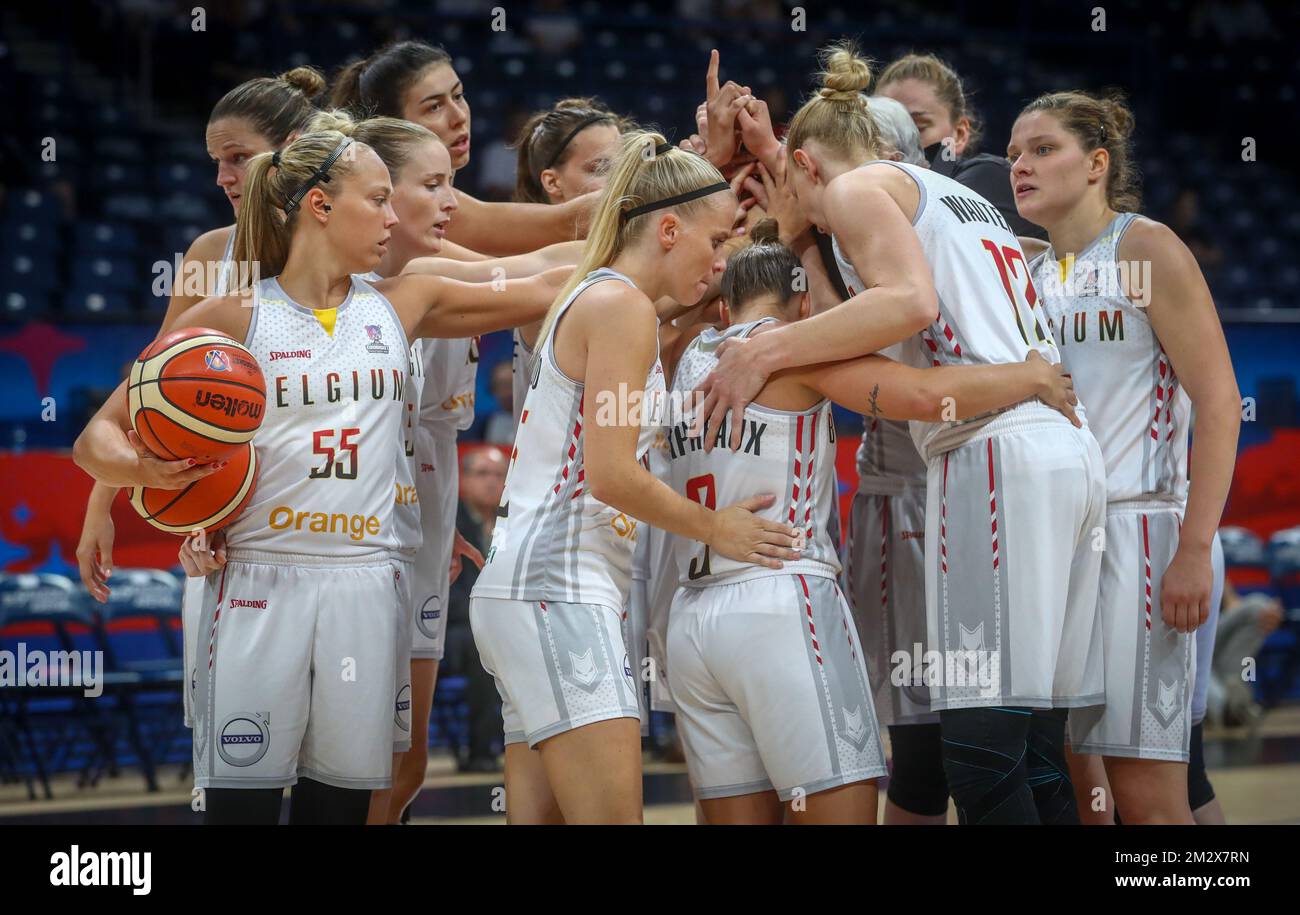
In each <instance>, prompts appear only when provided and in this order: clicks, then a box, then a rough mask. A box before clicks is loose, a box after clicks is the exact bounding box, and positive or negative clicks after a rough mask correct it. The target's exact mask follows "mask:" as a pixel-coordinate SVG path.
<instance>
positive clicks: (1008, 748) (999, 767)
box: [939, 708, 1039, 825]
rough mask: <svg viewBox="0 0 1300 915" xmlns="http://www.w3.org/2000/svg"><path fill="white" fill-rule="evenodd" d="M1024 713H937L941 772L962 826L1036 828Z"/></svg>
mask: <svg viewBox="0 0 1300 915" xmlns="http://www.w3.org/2000/svg"><path fill="white" fill-rule="evenodd" d="M1032 718H1033V715H1032V714H1031V712H1030V710H1029V709H1014V708H967V709H946V710H944V711H942V712H940V713H939V727H940V731H941V736H942V739H943V771H944V774H945V775H946V776H947V778H948V791H949V792H950V793H951V794H952V799H953V801H954V802H956V804H957V813H958V818H959V819H960V821H961V823H962V825H967V824H969V825H980V824H987V825H1002V824H1017V823H1023V824H1037V823H1038V822H1039V819H1038V810H1037V808H1036V807H1035V806H1034V796H1033V793H1032V792H1031V791H1030V789H1029V784H1028V768H1027V762H1026V757H1027V755H1028V750H1027V741H1028V737H1029V729H1030V721H1031V719H1032Z"/></svg>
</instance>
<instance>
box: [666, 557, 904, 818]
mask: <svg viewBox="0 0 1300 915" xmlns="http://www.w3.org/2000/svg"><path fill="white" fill-rule="evenodd" d="M668 656H669V657H670V658H671V659H672V695H673V700H674V701H675V702H676V704H677V728H678V732H679V733H680V734H681V737H682V746H683V748H685V750H686V762H687V767H688V769H689V771H690V776H691V784H692V786H693V787H694V789H695V791H696V795H697V797H699V798H702V799H709V798H719V797H732V796H736V795H742V794H753V793H756V792H759V791H768V790H773V789H775V791H776V792H777V794H778V796H779V797H780V798H781V800H783V801H789V800H791V799H792V798H794V797H795V796H796V795H798V794H799V793H800V792H802V793H803V794H804V795H808V794H815V793H817V792H819V791H825V790H827V789H828V788H834V787H837V786H839V785H847V784H850V783H853V782H858V781H866V780H869V779H874V778H879V777H880V776H882V775H884V774H885V773H886V771H887V770H886V767H885V757H884V753H883V751H882V749H881V745H880V731H879V727H878V726H877V723H876V714H875V711H874V709H873V706H872V699H871V689H870V685H869V680H868V676H867V669H866V664H865V662H864V659H863V655H862V652H861V651H860V650H859V648H858V645H857V634H856V632H855V629H854V625H853V618H852V615H851V614H850V612H849V606H848V602H847V601H846V600H845V599H844V595H843V594H842V593H841V592H840V588H839V585H838V583H837V582H836V581H835V580H834V579H833V578H825V577H821V576H815V575H772V576H765V577H761V578H753V579H750V580H748V581H742V582H738V583H736V584H724V585H713V586H710V587H707V588H678V590H677V594H676V597H675V598H674V600H673V604H672V611H671V612H670V613H669V616H668Z"/></svg>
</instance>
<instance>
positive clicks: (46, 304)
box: [0, 292, 51, 321]
mask: <svg viewBox="0 0 1300 915" xmlns="http://www.w3.org/2000/svg"><path fill="white" fill-rule="evenodd" d="M50 301H51V300H50V296H49V295H47V294H45V293H40V292H6V293H5V295H4V301H3V302H0V311H2V312H3V315H4V318H5V320H7V321H28V320H38V319H43V318H48V317H49V316H50V312H51V307H50Z"/></svg>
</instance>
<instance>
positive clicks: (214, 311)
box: [171, 289, 257, 341]
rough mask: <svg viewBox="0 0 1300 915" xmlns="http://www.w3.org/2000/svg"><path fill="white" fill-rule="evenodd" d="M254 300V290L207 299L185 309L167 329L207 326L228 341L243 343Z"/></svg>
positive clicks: (250, 320) (249, 322) (255, 294)
mask: <svg viewBox="0 0 1300 915" xmlns="http://www.w3.org/2000/svg"><path fill="white" fill-rule="evenodd" d="M256 300H257V293H256V291H255V290H254V289H243V290H240V291H239V292H236V293H232V294H230V295H218V296H211V297H209V298H206V299H204V300H203V301H201V302H199V303H198V304H197V305H195V306H194V307H193V308H190V309H188V310H187V311H186V312H185V313H184V314H183V315H181V317H180V318H179V319H178V320H177V322H176V323H175V324H174V325H173V326H172V327H171V330H182V329H184V328H186V327H209V328H211V329H212V330H216V331H220V332H221V333H223V334H226V335H227V336H229V337H231V338H232V339H235V340H240V341H243V340H244V339H245V338H246V337H247V336H248V328H249V325H250V324H251V323H252V317H253V308H254V305H255V304H256Z"/></svg>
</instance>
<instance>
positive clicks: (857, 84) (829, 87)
mask: <svg viewBox="0 0 1300 915" xmlns="http://www.w3.org/2000/svg"><path fill="white" fill-rule="evenodd" d="M820 58H821V63H822V72H821V80H822V88H821V89H819V90H818V91H817V92H815V93H813V95H812V97H811V98H809V99H808V101H806V102H804V104H803V107H802V108H800V109H799V111H798V113H797V114H795V116H794V119H793V120H792V121H791V122H790V129H789V130H788V131H787V132H786V149H787V151H788V154H789V155H791V156H793V155H794V151H795V150H796V149H799V148H800V147H802V146H804V145H806V144H807V143H808V141H809V140H816V141H817V142H818V144H820V145H821V146H822V147H823V148H824V149H826V150H827V151H828V152H830V153H831V154H832V155H834V156H836V157H837V158H840V159H845V160H848V161H856V160H865V159H872V158H875V157H876V156H878V155H879V150H880V141H879V138H878V135H877V131H876V124H875V121H874V119H873V118H872V117H871V113H870V109H869V108H868V106H867V97H866V96H865V95H863V91H864V90H865V89H866V88H867V87H868V86H870V85H871V65H870V64H869V63H868V62H867V60H866V58H864V57H863V56H862V55H861V54H859V53H858V48H857V45H855V44H854V43H853V42H851V41H848V40H845V41H841V42H837V43H836V44H833V45H830V46H829V47H826V48H824V49H823V50H822V52H821V55H820Z"/></svg>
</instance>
